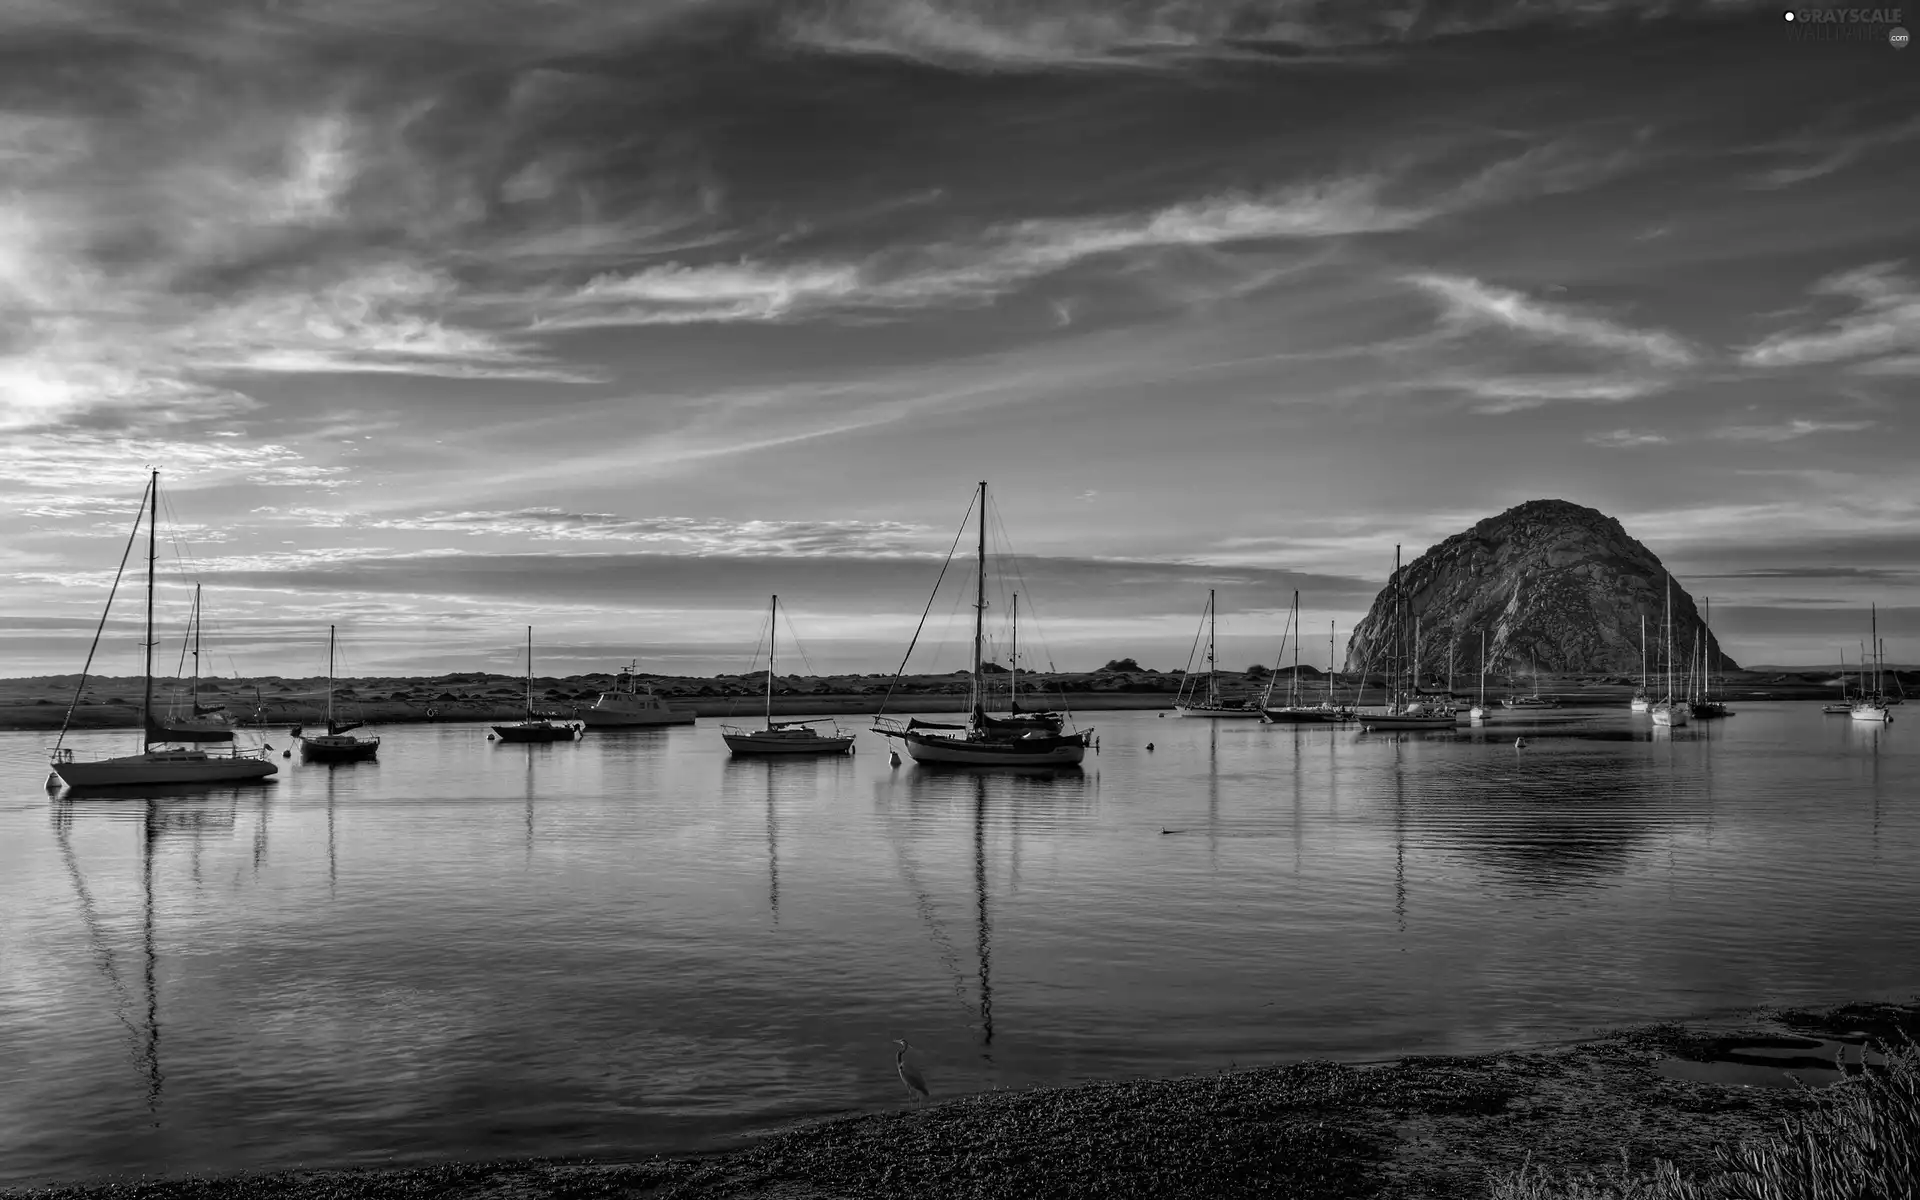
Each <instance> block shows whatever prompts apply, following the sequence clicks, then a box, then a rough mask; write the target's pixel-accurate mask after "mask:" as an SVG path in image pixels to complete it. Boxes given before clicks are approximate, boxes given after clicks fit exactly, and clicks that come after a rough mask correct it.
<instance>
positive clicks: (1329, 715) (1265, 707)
mask: <svg viewBox="0 0 1920 1200" xmlns="http://www.w3.org/2000/svg"><path fill="white" fill-rule="evenodd" d="M1287 629H1288V630H1289V631H1290V632H1291V633H1292V635H1293V674H1292V675H1291V676H1290V677H1289V678H1288V679H1287V702H1286V703H1285V704H1284V705H1281V706H1280V707H1279V708H1275V707H1273V705H1272V704H1271V703H1270V701H1271V700H1272V698H1273V681H1274V680H1275V679H1278V678H1279V677H1280V663H1279V660H1278V659H1276V660H1275V661H1274V669H1273V674H1272V675H1270V676H1268V677H1267V694H1266V696H1265V697H1263V698H1262V699H1261V701H1260V707H1261V710H1262V716H1263V717H1264V718H1265V720H1266V721H1267V722H1268V723H1269V724H1272V725H1309V724H1327V723H1331V722H1335V721H1340V720H1344V719H1345V714H1343V713H1342V712H1341V711H1340V710H1339V709H1337V708H1335V707H1334V706H1333V674H1332V671H1333V666H1332V660H1333V631H1332V628H1331V627H1329V629H1328V631H1327V660H1328V666H1327V671H1328V674H1327V698H1326V700H1324V701H1322V702H1321V703H1319V704H1308V703H1306V697H1305V696H1304V695H1302V694H1301V689H1300V593H1299V592H1297V591H1296V592H1295V593H1294V594H1293V612H1292V614H1291V615H1290V616H1289V617H1288V618H1287ZM1280 650H1281V653H1282V654H1284V653H1286V640H1285V638H1282V640H1281V643H1280Z"/></svg>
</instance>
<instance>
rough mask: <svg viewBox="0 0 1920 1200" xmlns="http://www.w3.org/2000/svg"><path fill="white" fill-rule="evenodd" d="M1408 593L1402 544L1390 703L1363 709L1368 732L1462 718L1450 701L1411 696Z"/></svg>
mask: <svg viewBox="0 0 1920 1200" xmlns="http://www.w3.org/2000/svg"><path fill="white" fill-rule="evenodd" d="M1407 634H1408V631H1407V597H1406V591H1405V589H1404V586H1403V584H1402V581H1401V579H1400V547H1398V546H1395V547H1394V548H1393V614H1392V625H1391V626H1390V637H1391V641H1390V643H1389V651H1388V658H1389V668H1388V669H1389V672H1390V674H1389V678H1388V681H1387V705H1386V707H1385V708H1384V709H1380V710H1374V711H1366V710H1362V711H1361V712H1360V713H1359V714H1358V716H1359V718H1360V728H1361V729H1362V730H1364V731H1366V732H1369V733H1372V732H1385V731H1390V730H1399V729H1452V728H1454V727H1455V726H1457V725H1458V724H1459V718H1458V717H1457V716H1456V714H1455V713H1454V711H1453V706H1452V705H1451V704H1446V705H1428V704H1420V703H1415V702H1411V701H1409V700H1408V698H1407V697H1408V694H1409V691H1410V689H1409V688H1408V686H1407V684H1408V681H1407V679H1406V675H1407V666H1408V663H1407V648H1408V636H1407Z"/></svg>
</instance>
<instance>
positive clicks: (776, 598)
mask: <svg viewBox="0 0 1920 1200" xmlns="http://www.w3.org/2000/svg"><path fill="white" fill-rule="evenodd" d="M779 613H780V595H779V593H778V592H776V593H774V595H773V596H772V598H771V599H769V600H768V601H767V716H766V722H767V728H768V729H772V728H773V651H774V647H773V644H774V640H775V638H776V637H777V635H778V634H779V632H780V625H779Z"/></svg>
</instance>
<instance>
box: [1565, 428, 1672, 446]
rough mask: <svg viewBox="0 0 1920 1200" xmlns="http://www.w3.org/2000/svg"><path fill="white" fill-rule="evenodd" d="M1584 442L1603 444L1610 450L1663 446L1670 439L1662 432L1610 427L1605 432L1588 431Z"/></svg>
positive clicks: (1596, 444)
mask: <svg viewBox="0 0 1920 1200" xmlns="http://www.w3.org/2000/svg"><path fill="white" fill-rule="evenodd" d="M1583 440H1585V442H1586V443H1587V444H1588V445H1589V446H1603V447H1606V448H1608V449H1611V450H1625V449H1630V448H1632V447H1635V446H1664V445H1666V444H1667V442H1668V441H1669V440H1670V439H1669V438H1668V437H1667V435H1666V434H1664V433H1654V432H1651V431H1648V430H1638V429H1611V430H1608V431H1607V432H1605V433H1590V434H1588V435H1587V436H1586V438H1585V439H1583Z"/></svg>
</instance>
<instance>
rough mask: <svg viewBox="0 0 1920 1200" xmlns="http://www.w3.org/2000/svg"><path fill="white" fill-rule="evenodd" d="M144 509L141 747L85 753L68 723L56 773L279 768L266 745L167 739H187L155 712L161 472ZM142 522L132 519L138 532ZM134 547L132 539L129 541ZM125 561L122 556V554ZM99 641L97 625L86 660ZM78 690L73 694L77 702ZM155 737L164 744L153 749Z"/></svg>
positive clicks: (130, 779) (147, 777) (79, 781)
mask: <svg viewBox="0 0 1920 1200" xmlns="http://www.w3.org/2000/svg"><path fill="white" fill-rule="evenodd" d="M141 499H142V501H143V503H142V504H141V507H142V509H145V510H146V521H147V635H146V639H145V643H144V646H145V651H146V665H145V668H144V671H145V676H146V682H145V690H144V691H143V692H142V696H141V703H140V753H138V754H127V755H121V756H119V757H114V758H104V759H82V758H79V757H77V756H76V755H75V754H74V752H73V751H72V750H70V749H67V748H66V747H65V745H64V744H63V743H64V742H65V740H66V727H65V726H64V725H63V726H62V727H61V730H60V738H59V740H58V742H56V744H55V746H54V750H53V764H52V765H53V773H54V774H55V775H57V776H59V777H60V780H61V781H62V782H63V783H65V784H66V785H67V786H69V787H75V788H86V787H121V786H146V785H150V784H164V783H233V782H238V781H242V780H250V779H264V778H266V777H267V776H269V775H273V774H275V773H277V772H278V770H279V768H277V767H275V766H274V765H273V764H272V763H271V762H268V761H267V758H266V754H267V751H266V750H264V749H261V750H244V751H243V750H241V749H240V748H239V747H237V746H233V745H231V743H230V744H229V749H228V752H227V753H225V754H208V753H207V752H206V751H205V750H201V749H198V748H197V747H189V746H182V745H175V744H169V743H173V742H177V741H180V740H183V739H179V738H176V737H174V736H172V734H171V733H170V731H169V730H167V729H166V728H165V727H164V726H163V725H162V724H161V723H160V722H159V720H158V719H157V718H156V717H155V714H154V711H153V575H154V564H155V561H156V560H157V559H158V558H159V550H158V546H159V540H158V535H157V532H156V529H157V527H158V525H159V523H160V472H159V471H155V472H153V474H152V476H151V477H150V478H149V479H148V481H147V494H146V495H145V496H143V497H142V498H141ZM139 529H140V527H139V524H138V523H137V522H136V523H135V525H134V533H135V535H138V533H139ZM129 549H131V545H129ZM122 561H123V562H124V561H125V560H124V559H123V560H122ZM107 607H108V609H111V608H112V607H113V596H112V594H111V593H109V594H108V596H107ZM106 623H107V619H106V614H105V613H102V614H101V617H100V626H101V628H102V629H104V628H105V627H106ZM99 646H100V631H99V630H95V631H94V636H93V648H92V649H90V650H88V651H87V664H88V667H89V668H90V667H91V666H92V663H93V654H94V651H95V650H97V649H99ZM86 677H87V672H86V670H84V669H83V670H82V672H81V675H80V687H81V688H82V689H84V688H85V687H86ZM79 698H80V692H79V691H76V692H75V694H74V701H75V703H76V704H77V703H78V702H79ZM67 717H68V720H71V719H72V717H73V712H72V709H71V708H70V709H69V710H68V712H67ZM156 743H158V744H159V746H160V748H159V749H155V745H156Z"/></svg>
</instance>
